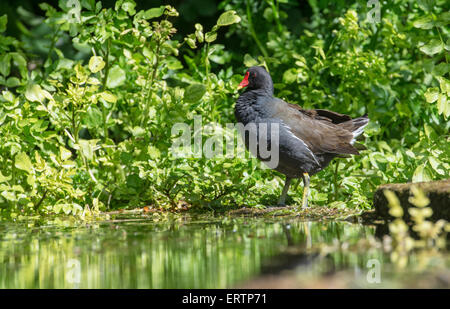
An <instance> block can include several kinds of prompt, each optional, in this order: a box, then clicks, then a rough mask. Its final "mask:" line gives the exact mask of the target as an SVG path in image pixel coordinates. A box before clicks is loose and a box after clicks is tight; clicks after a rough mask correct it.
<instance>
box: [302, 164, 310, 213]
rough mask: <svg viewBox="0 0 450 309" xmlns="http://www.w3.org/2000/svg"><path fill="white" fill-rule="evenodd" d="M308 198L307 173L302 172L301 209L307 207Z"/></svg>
mask: <svg viewBox="0 0 450 309" xmlns="http://www.w3.org/2000/svg"><path fill="white" fill-rule="evenodd" d="M308 198H309V174H308V173H303V199H302V209H304V208H306V207H308Z"/></svg>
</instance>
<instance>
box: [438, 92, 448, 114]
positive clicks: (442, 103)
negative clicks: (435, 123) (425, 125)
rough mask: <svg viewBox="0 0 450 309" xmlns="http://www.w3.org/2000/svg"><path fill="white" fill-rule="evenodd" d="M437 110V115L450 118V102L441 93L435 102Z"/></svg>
mask: <svg viewBox="0 0 450 309" xmlns="http://www.w3.org/2000/svg"><path fill="white" fill-rule="evenodd" d="M437 108H438V113H439V115H442V114H444V116H445V118H447V117H448V116H450V102H449V100H448V98H447V96H446V95H445V94H443V93H440V94H439V97H438V100H437Z"/></svg>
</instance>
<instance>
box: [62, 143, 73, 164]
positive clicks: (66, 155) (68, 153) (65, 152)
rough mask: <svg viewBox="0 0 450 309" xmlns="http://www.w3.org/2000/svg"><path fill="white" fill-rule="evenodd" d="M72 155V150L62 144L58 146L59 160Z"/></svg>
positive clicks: (64, 159)
mask: <svg viewBox="0 0 450 309" xmlns="http://www.w3.org/2000/svg"><path fill="white" fill-rule="evenodd" d="M71 156H72V152H71V151H70V150H68V149H66V148H64V147H63V146H59V158H60V159H61V161H66V160H67V159H69V158H70V157H71Z"/></svg>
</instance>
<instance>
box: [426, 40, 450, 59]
mask: <svg viewBox="0 0 450 309" xmlns="http://www.w3.org/2000/svg"><path fill="white" fill-rule="evenodd" d="M443 49H444V45H443V44H442V42H441V41H439V40H437V39H432V40H431V41H429V42H428V43H427V44H426V45H424V46H422V47H421V48H420V50H421V51H422V52H423V53H425V54H427V55H428V56H433V55H434V54H437V53H440V52H441V51H442V50H443Z"/></svg>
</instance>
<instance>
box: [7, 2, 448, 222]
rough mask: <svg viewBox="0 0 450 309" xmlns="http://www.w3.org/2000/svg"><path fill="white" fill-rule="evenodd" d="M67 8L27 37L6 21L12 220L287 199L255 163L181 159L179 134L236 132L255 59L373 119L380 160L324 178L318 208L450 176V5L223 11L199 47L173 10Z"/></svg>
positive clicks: (371, 153)
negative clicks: (241, 95) (242, 87)
mask: <svg viewBox="0 0 450 309" xmlns="http://www.w3.org/2000/svg"><path fill="white" fill-rule="evenodd" d="M69 2H70V3H73V2H74V1H60V5H59V7H52V6H50V5H49V4H46V3H42V4H40V8H41V9H42V10H43V11H44V12H45V17H40V16H36V15H33V14H32V13H31V12H26V11H25V10H24V9H23V8H21V12H22V16H24V18H26V19H27V20H28V27H26V26H25V25H24V24H23V23H16V24H20V29H21V31H22V35H21V36H20V38H18V37H12V36H7V35H6V34H5V30H6V29H7V27H9V25H10V24H11V22H12V21H11V20H8V16H7V15H3V16H1V17H0V211H1V216H2V217H3V218H18V217H21V216H30V215H38V214H52V213H56V214H58V213H65V214H71V215H77V216H78V215H81V216H86V215H88V214H91V213H92V212H94V213H95V212H98V211H104V210H111V209H115V208H124V207H129V208H135V207H143V206H146V205H152V206H155V207H160V208H164V209H168V210H172V209H176V208H178V207H180V205H181V204H184V203H186V202H187V204H189V205H190V206H191V207H192V208H194V209H201V208H203V209H224V208H226V209H229V208H233V207H239V206H243V205H245V206H258V205H272V204H274V203H275V201H276V197H277V196H278V195H279V194H280V190H281V188H282V185H281V180H280V178H279V177H278V175H277V174H276V172H274V171H271V170H267V169H261V168H260V167H259V166H258V164H255V161H254V160H251V159H245V158H204V157H201V158H177V157H174V155H173V151H172V149H171V146H172V143H173V140H174V139H175V138H176V136H172V133H171V128H172V127H173V125H174V124H176V123H180V122H182V123H187V124H189V125H191V126H193V123H194V116H199V115H201V116H202V120H203V123H204V124H206V123H211V126H212V127H213V128H214V127H219V126H220V127H224V126H225V124H226V123H232V122H234V115H233V107H234V102H235V99H236V98H237V95H238V94H237V91H236V88H237V85H238V83H239V81H240V80H241V79H242V76H243V75H242V74H243V73H244V72H245V66H251V65H255V64H265V65H266V66H267V67H268V69H269V70H270V72H271V75H272V77H273V79H274V81H275V83H276V84H275V92H276V95H277V96H278V97H282V98H284V99H285V100H287V101H289V102H292V103H298V104H300V105H301V106H303V107H305V108H324V109H330V110H335V111H337V112H342V113H347V114H350V115H352V116H358V115H362V114H364V113H368V114H369V117H370V119H371V123H370V124H369V126H368V128H367V130H366V133H367V134H366V136H367V137H366V140H365V142H364V144H365V146H366V147H367V148H368V150H367V151H363V152H362V155H361V156H359V157H353V158H349V159H340V161H339V162H340V163H339V164H336V165H334V166H333V165H332V166H330V168H328V169H326V170H325V171H323V172H321V173H320V174H318V175H317V176H315V177H314V178H313V179H312V183H311V186H312V187H311V191H312V192H311V198H312V202H313V204H315V205H328V206H330V207H350V208H360V209H367V208H370V207H371V198H372V192H373V191H374V189H375V187H376V186H377V185H379V184H381V183H386V182H406V181H425V180H432V179H444V178H448V177H450V141H449V139H450V137H449V133H448V132H449V129H450V122H449V117H450V101H449V96H450V81H449V79H450V77H449V71H450V65H449V63H448V61H449V58H450V56H449V51H450V35H449V27H448V24H449V23H450V14H449V4H448V1H445V0H442V1H441V0H436V1H431V0H422V1H412V0H410V1H399V0H396V1H389V2H388V3H383V4H382V6H381V7H380V9H381V15H380V16H381V19H380V21H379V22H375V21H374V20H373V19H370V18H367V17H368V16H369V15H370V11H371V10H372V9H373V8H372V7H367V2H366V1H356V2H355V3H353V4H351V5H350V4H348V3H344V2H340V1H337V2H335V1H333V2H330V3H326V2H323V1H320V3H319V2H318V1H313V0H310V1H309V6H310V8H311V12H310V13H308V14H306V13H304V14H303V13H302V14H300V15H296V14H298V8H297V7H296V6H297V5H298V4H297V3H296V2H295V3H294V2H293V1H288V0H283V1H281V0H280V1H275V0H267V1H265V2H262V3H260V2H256V1H252V2H251V1H244V0H225V1H223V2H222V3H221V5H220V8H221V9H222V12H221V15H220V16H219V17H218V19H217V22H216V24H215V25H214V26H213V27H211V28H209V27H203V26H202V25H201V24H199V23H194V24H193V25H192V27H191V29H189V30H188V31H189V32H191V34H187V35H185V36H184V35H180V34H178V33H177V29H175V27H174V23H175V22H176V20H177V18H179V16H178V15H179V13H178V12H177V10H176V9H175V8H173V7H171V6H161V7H156V8H152V9H146V10H137V9H136V5H135V3H134V2H133V1H132V0H119V1H116V3H115V5H114V6H113V7H110V8H103V7H102V4H101V2H95V1H94V0H85V1H80V3H81V6H80V7H77V6H76V5H75V6H74V7H72V6H68V4H69ZM75 2H76V1H75ZM77 3H78V2H77ZM298 16H301V18H298ZM236 42H238V43H236ZM237 44H238V46H237V47H236V45H237ZM229 45H230V49H229V48H228V46H229ZM199 134H202V136H203V138H204V139H203V140H205V139H206V138H208V137H210V136H212V135H213V133H211V132H209V131H203V132H201V133H199ZM192 138H193V139H194V137H192ZM300 187H301V186H299V188H300ZM300 199H301V194H300V193H298V194H296V195H294V194H292V196H291V203H292V204H296V203H299V202H300ZM288 202H289V201H288Z"/></svg>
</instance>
